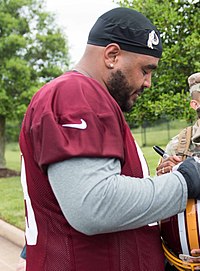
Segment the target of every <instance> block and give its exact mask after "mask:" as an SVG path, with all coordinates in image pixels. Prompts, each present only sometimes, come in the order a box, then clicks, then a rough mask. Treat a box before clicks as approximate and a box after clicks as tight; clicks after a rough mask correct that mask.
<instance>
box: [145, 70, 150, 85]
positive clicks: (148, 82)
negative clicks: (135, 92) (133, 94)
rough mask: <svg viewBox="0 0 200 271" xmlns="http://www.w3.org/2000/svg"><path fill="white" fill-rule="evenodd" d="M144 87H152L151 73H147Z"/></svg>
mask: <svg viewBox="0 0 200 271" xmlns="http://www.w3.org/2000/svg"><path fill="white" fill-rule="evenodd" d="M144 87H145V88H150V87H151V73H148V74H146V76H145V80H144Z"/></svg>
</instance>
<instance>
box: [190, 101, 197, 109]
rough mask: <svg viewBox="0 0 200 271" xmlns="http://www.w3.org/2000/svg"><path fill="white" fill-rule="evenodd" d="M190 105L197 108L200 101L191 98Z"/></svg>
mask: <svg viewBox="0 0 200 271" xmlns="http://www.w3.org/2000/svg"><path fill="white" fill-rule="evenodd" d="M190 107H191V108H193V109H194V110H197V108H198V107H199V102H197V101H196V100H191V101H190Z"/></svg>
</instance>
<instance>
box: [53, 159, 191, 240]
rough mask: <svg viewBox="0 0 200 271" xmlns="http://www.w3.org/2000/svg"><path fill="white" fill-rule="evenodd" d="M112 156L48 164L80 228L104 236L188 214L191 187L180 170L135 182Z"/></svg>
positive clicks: (73, 222) (65, 209) (55, 188)
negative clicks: (188, 188)
mask: <svg viewBox="0 0 200 271" xmlns="http://www.w3.org/2000/svg"><path fill="white" fill-rule="evenodd" d="M120 172H121V164H120V161H119V160H117V159H112V158H108V159H107V158H72V159H70V160H66V161H63V162H59V163H55V164H52V165H50V166H49V168H48V176H49V181H50V184H51V186H52V189H53V191H54V193H55V196H56V198H57V200H58V203H59V204H60V207H61V210H62V212H63V214H64V216H65V217H66V219H67V220H68V222H69V223H70V224H71V225H72V227H74V228H75V229H76V230H78V231H80V232H82V233H84V234H87V235H93V234H100V233H106V232H116V231H121V230H128V229H134V228H138V227H141V226H144V225H147V224H150V223H153V222H156V221H159V220H161V219H164V218H166V217H170V216H173V215H175V214H177V213H179V212H182V211H184V209H185V207H186V203H187V185H186V182H185V179H184V177H183V176H182V175H181V174H180V173H179V172H178V171H175V172H173V173H168V174H165V175H162V176H159V177H158V176H156V177H153V178H151V177H147V178H142V179H140V178H133V177H128V176H124V175H120Z"/></svg>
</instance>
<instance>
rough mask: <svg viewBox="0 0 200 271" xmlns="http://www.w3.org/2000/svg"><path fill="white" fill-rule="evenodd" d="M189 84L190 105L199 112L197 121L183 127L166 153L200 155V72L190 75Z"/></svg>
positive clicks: (170, 143) (181, 155)
mask: <svg viewBox="0 0 200 271" xmlns="http://www.w3.org/2000/svg"><path fill="white" fill-rule="evenodd" d="M188 84H189V91H190V95H191V100H190V107H191V108H192V109H194V110H195V111H196V112H197V121H196V122H195V123H194V125H192V126H189V127H186V128H185V129H183V130H182V131H181V132H180V133H179V134H178V135H176V136H175V137H174V138H172V140H171V141H170V142H169V143H168V144H167V146H166V153H168V154H169V155H175V154H176V155H179V156H180V157H182V158H185V157H187V156H198V157H200V72H197V73H194V74H192V75H190V76H189V77H188Z"/></svg>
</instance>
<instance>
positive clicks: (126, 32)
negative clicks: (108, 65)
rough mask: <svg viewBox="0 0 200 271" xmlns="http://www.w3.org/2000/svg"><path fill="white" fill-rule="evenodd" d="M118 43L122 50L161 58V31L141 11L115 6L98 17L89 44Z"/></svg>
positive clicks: (104, 44)
mask: <svg viewBox="0 0 200 271" xmlns="http://www.w3.org/2000/svg"><path fill="white" fill-rule="evenodd" d="M113 42H114V43H117V44H118V45H119V46H120V48H121V49H122V50H125V51H130V52H135V53H138V54H145V55H151V56H155V57H158V58H160V57H161V55H162V42H161V39H160V34H159V31H158V30H157V29H156V27H155V26H154V25H153V24H152V23H151V22H150V21H149V19H147V18H146V17H145V16H144V15H142V14H141V13H140V12H138V11H136V10H133V9H129V8H114V9H112V10H110V11H108V12H106V13H104V14H103V15H102V16H100V17H99V18H98V20H97V21H96V23H95V24H94V26H93V27H92V29H91V30H90V33H89V37H88V42H87V43H88V44H93V45H97V46H107V45H108V44H110V43H113Z"/></svg>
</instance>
